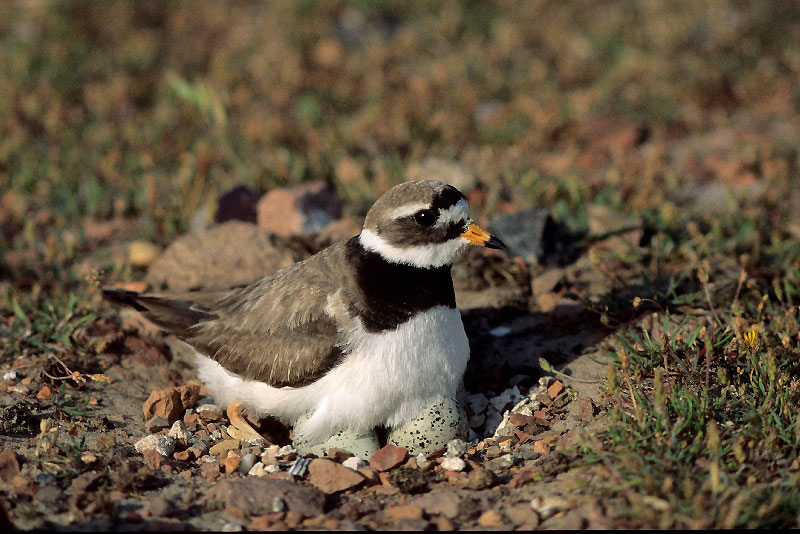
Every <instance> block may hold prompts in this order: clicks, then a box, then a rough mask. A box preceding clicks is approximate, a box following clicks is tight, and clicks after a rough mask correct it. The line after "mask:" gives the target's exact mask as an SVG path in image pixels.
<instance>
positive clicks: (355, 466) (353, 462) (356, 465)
mask: <svg viewBox="0 0 800 534" xmlns="http://www.w3.org/2000/svg"><path fill="white" fill-rule="evenodd" d="M342 465H343V466H345V467H349V468H350V469H352V470H353V471H358V470H359V469H361V468H362V467H366V466H367V461H366V460H364V459H362V458H359V457H358V456H351V457H350V458H348V459H347V460H345V461H344V462H342Z"/></svg>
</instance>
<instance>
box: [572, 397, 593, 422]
mask: <svg viewBox="0 0 800 534" xmlns="http://www.w3.org/2000/svg"><path fill="white" fill-rule="evenodd" d="M576 408H577V411H578V418H579V419H581V420H582V421H591V420H592V419H593V418H594V404H592V401H591V399H580V400H578V401H577V402H576Z"/></svg>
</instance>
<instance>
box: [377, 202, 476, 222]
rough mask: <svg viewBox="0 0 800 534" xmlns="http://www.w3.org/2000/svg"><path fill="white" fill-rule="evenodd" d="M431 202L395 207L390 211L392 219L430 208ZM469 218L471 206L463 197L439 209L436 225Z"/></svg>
mask: <svg viewBox="0 0 800 534" xmlns="http://www.w3.org/2000/svg"><path fill="white" fill-rule="evenodd" d="M430 207H431V206H430V204H423V203H421V202H419V203H416V204H408V205H407V206H400V207H399V208H395V209H394V210H392V212H391V213H389V218H391V219H402V218H403V217H410V216H412V215H414V214H415V213H417V212H418V211H420V210H427V209H430ZM468 219H469V206H467V200H466V199H464V198H462V199H461V200H459V201H458V202H456V203H455V204H453V205H452V206H450V207H449V208H447V209H446V210H440V211H439V218H438V219H436V224H435V225H434V226H447V225H449V224H450V223H455V222H461V221H466V220H468Z"/></svg>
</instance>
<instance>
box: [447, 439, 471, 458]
mask: <svg viewBox="0 0 800 534" xmlns="http://www.w3.org/2000/svg"><path fill="white" fill-rule="evenodd" d="M466 453H467V444H466V443H464V442H463V441H461V440H460V439H454V440H452V441H450V442H448V443H447V452H446V453H445V456H447V457H448V458H460V457H461V456H464V455H465V454H466Z"/></svg>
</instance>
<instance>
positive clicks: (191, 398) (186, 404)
mask: <svg viewBox="0 0 800 534" xmlns="http://www.w3.org/2000/svg"><path fill="white" fill-rule="evenodd" d="M178 393H179V394H180V396H181V404H182V405H183V408H184V410H188V409H191V408H194V405H195V404H196V403H197V399H198V397H200V384H197V383H192V384H184V385H182V386H178Z"/></svg>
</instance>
